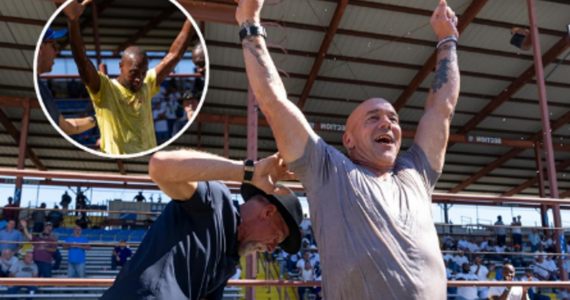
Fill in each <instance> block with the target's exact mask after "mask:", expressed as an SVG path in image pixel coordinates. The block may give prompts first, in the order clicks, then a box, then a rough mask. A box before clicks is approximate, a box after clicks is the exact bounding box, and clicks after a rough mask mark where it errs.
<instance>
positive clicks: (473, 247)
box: [467, 239, 480, 253]
mask: <svg viewBox="0 0 570 300" xmlns="http://www.w3.org/2000/svg"><path fill="white" fill-rule="evenodd" d="M467 250H469V252H471V253H473V252H477V251H479V250H480V248H479V246H478V245H477V243H475V242H474V241H473V239H471V241H470V242H469V243H468V244H467Z"/></svg>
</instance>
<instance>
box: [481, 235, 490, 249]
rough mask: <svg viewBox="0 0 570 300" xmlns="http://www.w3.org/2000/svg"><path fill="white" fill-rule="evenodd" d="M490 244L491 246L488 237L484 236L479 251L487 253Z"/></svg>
mask: <svg viewBox="0 0 570 300" xmlns="http://www.w3.org/2000/svg"><path fill="white" fill-rule="evenodd" d="M488 244H489V240H488V239H487V237H486V236H483V241H481V244H480V245H479V250H481V251H485V249H486V248H487V245H488Z"/></svg>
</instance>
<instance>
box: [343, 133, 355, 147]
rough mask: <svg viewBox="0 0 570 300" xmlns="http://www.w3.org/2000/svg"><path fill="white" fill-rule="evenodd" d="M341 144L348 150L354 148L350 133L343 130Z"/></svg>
mask: <svg viewBox="0 0 570 300" xmlns="http://www.w3.org/2000/svg"><path fill="white" fill-rule="evenodd" d="M342 144H343V145H344V147H345V148H346V149H348V150H350V149H352V148H354V141H353V139H352V135H351V134H350V133H348V132H345V133H344V135H343V136H342Z"/></svg>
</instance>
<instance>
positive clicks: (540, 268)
mask: <svg viewBox="0 0 570 300" xmlns="http://www.w3.org/2000/svg"><path fill="white" fill-rule="evenodd" d="M555 272H556V270H555V269H553V268H552V265H551V264H550V263H549V262H548V261H546V260H545V259H544V256H542V255H539V256H538V258H537V259H536V261H535V262H534V274H535V275H536V277H538V279H540V280H542V281H548V280H552V281H555V280H556V276H555V275H554V273H555Z"/></svg>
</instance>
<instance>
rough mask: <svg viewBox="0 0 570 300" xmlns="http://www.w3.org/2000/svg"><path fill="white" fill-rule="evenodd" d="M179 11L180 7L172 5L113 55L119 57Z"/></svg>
mask: <svg viewBox="0 0 570 300" xmlns="http://www.w3.org/2000/svg"><path fill="white" fill-rule="evenodd" d="M177 11H178V7H176V6H175V5H172V4H171V5H170V6H169V7H168V8H166V9H164V10H163V11H162V12H161V13H160V14H159V15H158V16H156V17H155V18H153V19H152V20H150V21H149V22H148V23H147V24H146V26H145V27H143V28H141V29H140V30H139V31H138V32H137V33H135V34H134V35H133V36H132V37H130V38H129V39H128V40H126V41H125V42H123V43H122V44H121V45H120V46H119V47H117V49H115V51H113V54H115V55H117V54H119V52H121V51H123V50H125V49H127V48H128V47H129V46H130V45H132V44H134V43H135V42H136V41H138V40H139V39H140V38H142V37H144V36H145V35H146V34H147V33H148V32H149V31H151V30H153V29H154V28H156V26H158V25H159V24H160V23H162V22H164V21H166V20H167V19H168V18H169V17H170V16H172V14H174V13H175V12H177Z"/></svg>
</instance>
